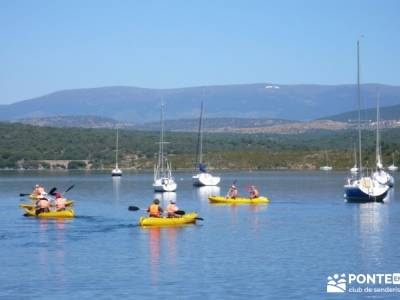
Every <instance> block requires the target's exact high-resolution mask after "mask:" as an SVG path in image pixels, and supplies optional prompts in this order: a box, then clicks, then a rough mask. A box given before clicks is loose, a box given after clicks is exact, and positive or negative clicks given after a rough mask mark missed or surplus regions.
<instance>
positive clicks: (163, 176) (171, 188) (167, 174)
mask: <svg viewBox="0 0 400 300" xmlns="http://www.w3.org/2000/svg"><path fill="white" fill-rule="evenodd" d="M160 124H161V130H160V142H159V150H158V161H157V164H156V165H155V166H154V182H153V188H154V191H156V192H175V191H176V188H177V187H178V185H177V184H176V183H175V180H174V178H173V177H172V172H171V163H170V162H169V161H168V159H167V155H166V154H164V145H165V144H166V142H164V103H161V118H160Z"/></svg>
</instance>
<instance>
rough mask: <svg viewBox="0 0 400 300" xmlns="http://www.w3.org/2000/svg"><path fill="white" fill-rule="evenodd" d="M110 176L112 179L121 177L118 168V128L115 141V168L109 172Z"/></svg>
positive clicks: (120, 171)
mask: <svg viewBox="0 0 400 300" xmlns="http://www.w3.org/2000/svg"><path fill="white" fill-rule="evenodd" d="M111 176H113V177H121V176H122V170H121V169H120V168H118V128H117V141H116V145H115V168H114V169H113V170H112V171H111Z"/></svg>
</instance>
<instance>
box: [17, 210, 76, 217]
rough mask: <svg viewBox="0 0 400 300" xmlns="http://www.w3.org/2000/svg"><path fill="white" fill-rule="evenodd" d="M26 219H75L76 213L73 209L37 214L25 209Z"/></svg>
mask: <svg viewBox="0 0 400 300" xmlns="http://www.w3.org/2000/svg"><path fill="white" fill-rule="evenodd" d="M24 216H26V217H36V218H73V217H75V212H74V210H73V209H66V210H61V211H49V212H43V213H40V214H38V215H37V214H36V211H35V209H25V214H24Z"/></svg>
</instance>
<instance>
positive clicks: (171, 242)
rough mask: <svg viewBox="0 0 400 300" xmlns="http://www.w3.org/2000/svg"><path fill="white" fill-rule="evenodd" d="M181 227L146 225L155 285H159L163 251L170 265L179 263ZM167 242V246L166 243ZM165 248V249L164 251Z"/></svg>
mask: <svg viewBox="0 0 400 300" xmlns="http://www.w3.org/2000/svg"><path fill="white" fill-rule="evenodd" d="M180 229H181V228H179V227H164V228H160V227H145V228H142V230H145V231H147V232H148V233H149V248H150V249H149V253H150V267H151V279H152V284H153V285H156V286H157V285H158V282H159V276H160V269H161V264H162V261H161V260H162V259H161V254H162V253H163V254H164V255H163V259H165V263H166V264H167V265H169V266H175V265H176V264H177V242H176V239H177V234H178V230H180ZM165 242H166V246H164V245H165ZM162 249H163V250H165V251H162Z"/></svg>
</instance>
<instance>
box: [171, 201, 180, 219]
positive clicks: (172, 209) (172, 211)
mask: <svg viewBox="0 0 400 300" xmlns="http://www.w3.org/2000/svg"><path fill="white" fill-rule="evenodd" d="M178 210H179V208H178V206H176V203H175V201H174V200H171V201H169V204H168V206H167V217H168V218H180V217H182V216H181V215H178V214H176V212H177V211H178Z"/></svg>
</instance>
